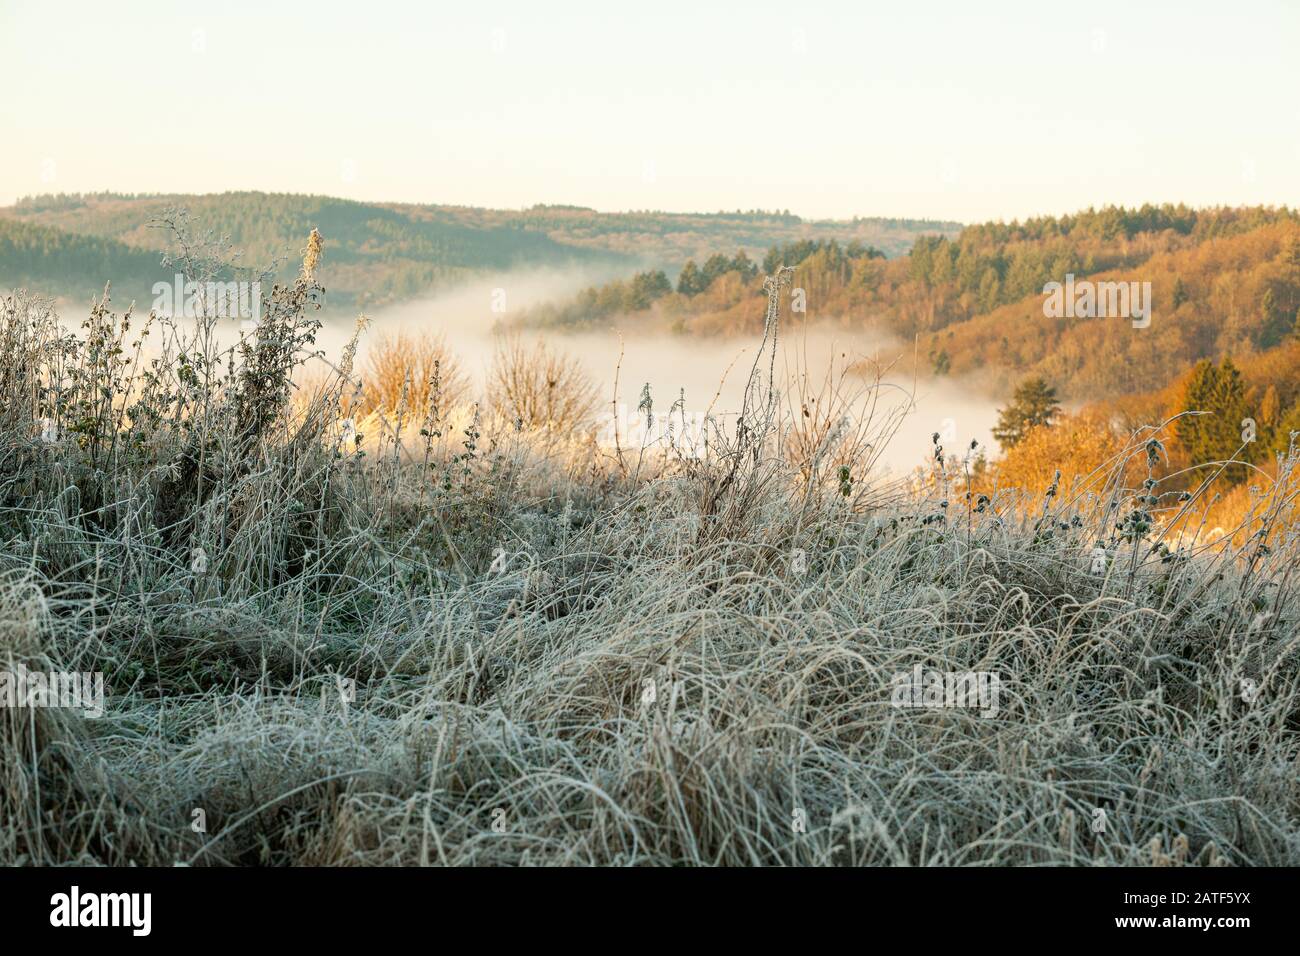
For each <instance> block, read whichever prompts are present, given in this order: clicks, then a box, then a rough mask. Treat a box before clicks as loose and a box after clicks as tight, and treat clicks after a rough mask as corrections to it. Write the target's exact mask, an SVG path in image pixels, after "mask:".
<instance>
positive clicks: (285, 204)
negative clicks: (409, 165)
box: [0, 192, 959, 308]
mask: <svg viewBox="0 0 1300 956" xmlns="http://www.w3.org/2000/svg"><path fill="white" fill-rule="evenodd" d="M177 209H184V210H186V212H187V213H188V214H189V216H190V218H191V220H192V221H193V223H194V224H195V225H196V226H198V227H199V228H201V229H202V230H203V231H205V232H209V233H211V234H212V235H213V236H214V237H224V238H226V239H228V240H229V246H230V248H231V249H232V250H237V251H239V252H240V253H241V256H240V264H241V265H242V266H244V267H246V268H249V269H256V270H260V269H264V268H266V267H267V266H269V265H271V264H272V263H274V262H275V261H277V260H278V259H280V258H282V257H284V256H285V255H286V254H288V253H290V252H291V251H293V250H295V249H296V248H297V246H298V245H299V244H300V242H301V240H300V239H299V238H298V237H300V236H302V235H304V234H305V233H306V232H309V231H310V230H311V229H313V228H319V230H320V231H321V233H322V234H323V235H324V237H325V243H326V248H327V249H328V251H329V257H328V259H327V260H326V261H327V263H328V265H327V266H326V274H324V275H323V276H322V279H323V281H324V282H325V283H326V285H327V288H328V289H329V293H328V295H329V302H330V304H331V305H335V306H342V307H354V306H355V307H367V308H374V307H376V306H379V305H384V304H388V303H391V302H394V301H400V300H403V299H410V298H414V297H417V296H420V295H422V294H427V293H428V292H430V291H432V290H434V289H436V288H438V287H440V286H445V285H449V284H453V283H455V282H457V281H458V280H461V279H464V278H466V277H468V276H471V275H473V274H475V273H483V272H493V271H501V270H506V269H514V268H520V267H554V268H567V267H571V266H587V267H595V268H600V269H605V270H611V271H615V270H622V269H626V270H628V271H629V272H630V271H633V270H635V269H645V268H649V269H651V270H652V271H654V270H662V269H667V270H673V271H675V270H677V269H679V268H680V267H681V265H682V263H683V262H685V261H686V260H688V259H690V258H692V257H699V256H702V255H703V254H705V253H707V252H708V251H709V250H712V249H714V248H719V247H722V248H732V249H734V248H741V249H748V250H750V251H751V252H752V253H755V254H758V253H761V251H762V250H763V249H765V248H767V247H768V246H769V245H771V244H772V243H778V242H796V241H799V240H804V241H811V240H829V239H836V240H838V241H840V242H844V243H854V242H857V243H870V244H873V245H875V246H878V247H880V248H882V249H885V250H887V251H889V252H891V253H892V254H901V253H903V252H905V251H906V250H907V249H909V248H910V247H911V246H912V243H913V242H914V240H915V239H916V237H917V236H918V235H921V234H923V233H933V234H935V235H956V233H957V230H958V229H959V226H958V224H957V223H951V222H930V221H925V220H904V219H862V218H858V219H852V220H843V221H839V220H835V221H830V220H827V221H808V220H804V219H801V218H800V217H798V216H794V215H791V214H790V213H789V212H788V211H787V212H775V211H774V212H765V211H763V210H751V211H748V212H744V211H740V210H737V211H735V212H719V213H709V214H695V213H689V214H688V213H664V212H650V211H646V212H628V213H600V212H596V211H595V210H592V209H585V208H581V207H573V206H534V207H532V208H530V209H526V210H522V211H518V210H496V209H479V208H474V207H463V206H434V205H417V204H396V203H361V202H353V201H350V200H344V199H334V198H330V197H327V196H301V195H285V194H270V193H257V192H247V193H224V194H213V195H148V196H124V195H116V194H94V195H58V196H37V197H30V198H26V199H23V200H20V201H19V202H17V203H15V204H14V205H13V206H11V207H7V208H3V209H0V285H28V284H31V285H33V286H34V287H36V288H38V289H40V290H42V291H46V292H50V293H55V294H75V295H77V296H78V297H82V296H85V295H87V294H89V293H90V292H93V291H95V290H97V289H101V288H102V287H103V283H104V281H106V280H107V279H109V278H112V279H114V280H115V284H117V285H120V284H121V283H123V282H124V281H128V280H130V281H131V283H132V288H131V290H130V291H131V293H132V294H135V295H143V292H140V291H138V290H136V289H135V288H134V283H135V280H137V279H139V280H140V281H141V284H142V285H143V280H144V279H145V278H147V277H148V276H151V275H153V274H154V272H155V271H157V272H161V271H165V270H160V269H157V268H156V267H157V263H158V260H159V258H160V257H161V252H162V251H163V250H164V249H167V248H169V243H168V236H167V235H166V231H165V230H161V229H159V228H158V226H159V220H160V219H162V218H163V217H165V216H167V215H168V212H169V211H170V210H177ZM35 227H40V228H43V229H44V230H46V231H45V232H43V233H36V232H32V231H31V230H32V229H33V228H35ZM35 248H45V249H49V250H51V254H50V255H48V256H38V258H42V259H43V261H42V262H40V263H39V264H36V263H34V262H33V260H32V253H31V251H30V250H32V249H35ZM151 256H152V264H151V260H150V257H151Z"/></svg>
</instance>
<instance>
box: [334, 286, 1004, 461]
mask: <svg viewBox="0 0 1300 956" xmlns="http://www.w3.org/2000/svg"><path fill="white" fill-rule="evenodd" d="M599 281H601V276H600V275H598V274H596V273H592V272H583V273H575V272H556V271H553V270H540V271H538V270H533V271H527V272H515V273H503V274H498V275H493V276H487V277H484V278H483V279H481V280H476V281H473V282H469V283H466V284H464V285H461V286H458V287H457V288H455V289H453V290H448V291H447V292H444V293H441V294H438V295H435V296H432V297H429V298H425V299H420V300H415V301H411V302H407V303H403V304H400V305H395V306H391V307H388V308H385V309H381V310H378V311H376V312H375V313H373V314H371V315H369V316H368V318H369V319H370V320H371V325H370V328H369V330H368V332H367V334H366V335H365V336H364V337H363V339H362V344H361V348H360V352H361V356H362V359H363V360H364V356H365V352H366V349H367V345H368V342H369V341H373V340H374V339H375V337H376V336H378V335H382V334H383V333H385V332H397V331H401V330H404V331H407V332H412V333H425V334H427V333H432V334H435V335H436V334H441V335H442V336H444V337H445V339H446V342H447V345H448V346H449V347H450V349H451V351H452V353H453V354H454V355H455V356H456V358H457V359H458V360H459V362H460V364H461V367H462V368H463V369H464V371H465V372H466V373H467V374H468V375H469V377H470V379H471V380H472V381H473V382H474V384H475V386H476V388H477V390H478V391H479V393H480V394H481V393H482V391H483V390H484V387H485V384H486V380H487V376H488V373H489V369H490V367H491V364H492V359H493V356H494V354H495V352H496V348H497V342H498V340H499V336H500V334H501V333H500V332H498V331H496V329H497V328H498V327H499V325H505V324H508V323H509V322H510V321H511V320H512V319H515V318H518V316H519V315H520V313H521V312H522V311H523V310H525V309H528V308H531V307H533V306H536V305H539V304H542V303H545V302H548V301H558V300H562V299H564V298H567V297H569V296H571V295H572V294H573V293H575V292H577V291H578V290H580V289H581V288H584V287H586V286H589V285H592V284H594V283H596V282H599ZM759 306H760V307H761V302H760V303H759ZM636 326H637V324H636V320H633V319H628V320H616V321H614V322H611V323H610V324H609V327H608V329H607V330H601V331H593V330H584V331H581V332H563V331H560V330H550V329H548V330H536V329H525V330H522V331H518V332H517V334H519V335H520V337H521V338H522V339H523V340H525V341H532V340H534V339H537V338H544V339H546V340H547V341H548V342H549V343H550V344H551V345H552V347H554V348H557V349H560V350H562V351H564V352H566V353H568V354H570V355H572V356H574V357H575V358H577V359H578V360H579V361H580V362H581V363H582V365H583V367H584V368H585V369H586V370H587V372H588V373H589V374H590V375H591V377H592V379H593V380H594V381H595V382H596V384H597V388H598V391H599V395H600V398H601V401H602V403H604V409H606V410H608V409H611V408H612V407H613V403H614V402H615V379H616V377H617V383H618V387H617V399H616V400H617V403H619V404H621V405H625V406H626V407H627V409H628V411H629V413H630V414H632V415H635V414H636V408H637V404H638V402H639V401H640V397H641V393H642V388H643V387H644V386H645V385H646V384H647V383H648V384H649V386H650V392H651V395H652V397H653V400H654V405H655V410H656V412H666V411H667V410H668V409H669V407H670V406H671V405H672V403H673V402H675V401H677V400H678V399H679V398H681V397H682V394H683V391H684V394H685V403H684V408H685V411H686V414H687V416H688V417H689V416H690V415H691V414H693V413H697V412H698V413H703V412H705V411H709V410H711V412H712V413H713V414H715V415H720V416H725V415H729V414H734V413H735V412H736V411H738V410H739V407H740V403H741V397H742V393H743V391H744V385H745V381H746V378H747V377H748V375H749V371H750V368H751V367H752V366H753V363H754V355H755V350H756V349H757V347H758V345H759V342H758V339H757V337H754V338H697V337H690V336H683V335H671V334H667V333H660V332H654V331H649V330H645V329H644V328H641V329H638V328H637V327H636ZM321 331H322V334H321V336H320V340H319V341H320V345H321V346H322V347H323V348H324V349H325V350H326V352H327V354H328V355H330V356H331V357H332V356H336V355H337V354H338V352H339V350H340V349H341V348H342V346H343V344H344V343H345V342H346V341H347V339H348V337H349V336H350V335H351V333H352V323H351V322H350V321H343V320H340V319H338V318H331V319H330V320H328V322H327V325H326V327H325V328H323V329H322V330H321ZM855 361H859V362H861V361H865V364H866V365H868V366H871V367H876V366H890V368H889V370H888V372H887V374H886V376H885V378H884V387H883V388H882V390H881V393H880V397H879V402H878V406H877V415H878V416H881V417H883V416H885V415H887V414H889V413H890V412H892V411H893V410H896V409H897V410H900V411H906V412H907V415H906V418H905V420H904V421H903V423H902V425H901V427H900V428H899V429H898V431H897V433H896V435H895V436H894V438H893V440H892V441H891V442H890V444H889V446H888V448H887V450H886V452H885V454H884V456H883V462H884V464H885V465H886V466H887V467H888V468H889V469H890V470H891V471H899V472H902V471H909V470H911V469H912V468H914V467H916V466H917V465H920V464H923V463H925V462H926V461H928V460H929V457H930V455H931V448H932V443H931V436H932V435H933V433H935V432H939V433H940V435H941V436H942V441H943V444H944V445H945V446H946V447H947V448H948V449H950V450H952V451H957V450H958V449H965V448H967V447H968V446H969V445H970V443H971V441H972V440H975V441H978V442H980V444H981V445H985V446H987V447H988V449H989V453H990V454H994V453H995V452H996V446H994V445H992V444H990V443H991V441H992V436H991V430H992V428H993V425H994V424H995V422H996V420H997V411H996V403H995V402H994V401H993V400H992V399H990V398H989V397H988V396H987V395H986V394H985V393H983V392H982V391H979V390H977V389H976V388H975V387H974V386H967V385H964V384H963V383H961V382H956V381H953V380H952V379H932V378H915V379H914V377H913V369H912V365H913V358H912V351H911V348H910V347H909V346H904V345H900V344H898V343H896V342H890V341H887V340H886V339H884V338H883V337H873V336H871V335H869V334H867V333H854V332H848V331H845V330H843V329H835V330H833V331H832V330H830V329H826V328H821V327H818V326H815V325H805V324H804V323H802V322H791V321H790V320H789V319H788V318H787V319H786V320H785V321H784V322H783V327H782V330H781V337H780V348H779V357H778V361H777V374H778V375H781V374H783V373H784V374H786V375H788V376H795V375H798V374H800V370H803V371H805V372H806V376H807V380H808V383H809V390H810V392H811V393H813V394H816V393H817V392H818V391H820V390H821V386H822V383H823V381H824V379H825V376H826V373H827V371H828V369H829V368H830V367H831V364H832V362H833V363H834V365H835V367H836V369H837V370H838V369H842V368H844V367H845V366H846V365H849V364H852V363H853V362H855ZM866 384H868V380H867V379H864V378H861V377H858V376H850V378H849V380H848V382H846V383H845V385H844V389H845V390H846V391H851V390H855V389H861V388H862V387H863V386H865V385H866Z"/></svg>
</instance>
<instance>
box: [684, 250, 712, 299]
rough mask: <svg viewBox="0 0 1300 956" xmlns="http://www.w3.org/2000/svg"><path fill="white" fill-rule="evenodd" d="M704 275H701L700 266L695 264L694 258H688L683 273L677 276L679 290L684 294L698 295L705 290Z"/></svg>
mask: <svg viewBox="0 0 1300 956" xmlns="http://www.w3.org/2000/svg"><path fill="white" fill-rule="evenodd" d="M705 285H707V283H704V281H703V276H701V275H700V270H699V267H698V266H697V265H696V264H695V260H694V259H687V260H686V265H684V266H683V267H682V273H681V275H679V276H678V277H677V291H678V292H680V293H681V294H682V295H696V294H697V293H699V292H703V291H704V287H705Z"/></svg>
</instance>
